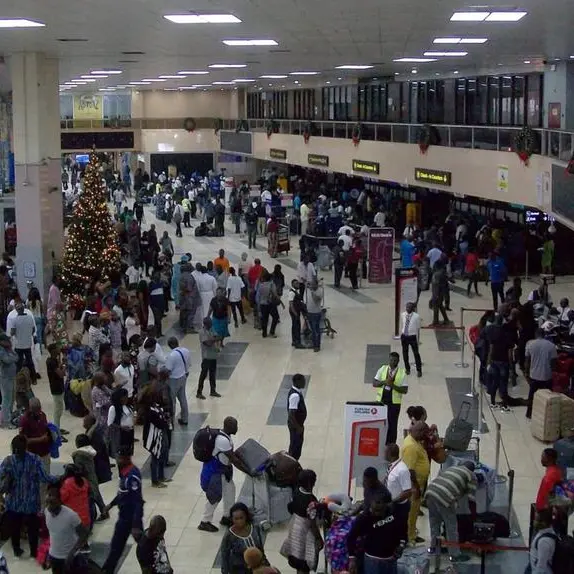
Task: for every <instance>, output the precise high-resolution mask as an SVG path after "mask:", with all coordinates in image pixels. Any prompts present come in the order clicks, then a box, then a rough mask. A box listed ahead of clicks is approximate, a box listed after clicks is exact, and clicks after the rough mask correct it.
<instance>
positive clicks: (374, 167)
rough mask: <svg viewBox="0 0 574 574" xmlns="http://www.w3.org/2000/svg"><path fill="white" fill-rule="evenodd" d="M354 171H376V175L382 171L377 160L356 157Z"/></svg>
mask: <svg viewBox="0 0 574 574" xmlns="http://www.w3.org/2000/svg"><path fill="white" fill-rule="evenodd" d="M353 171H360V172H361V173H374V174H375V175H378V174H379V171H380V165H379V163H378V162H376V161H365V160H362V159H354V160H353Z"/></svg>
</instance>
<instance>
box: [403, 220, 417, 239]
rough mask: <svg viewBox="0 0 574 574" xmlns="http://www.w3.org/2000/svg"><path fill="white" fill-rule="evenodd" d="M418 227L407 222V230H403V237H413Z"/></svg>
mask: <svg viewBox="0 0 574 574" xmlns="http://www.w3.org/2000/svg"><path fill="white" fill-rule="evenodd" d="M417 229H418V227H417V226H416V225H415V224H414V223H407V225H406V227H405V230H404V231H403V237H413V235H414V234H415V231H417Z"/></svg>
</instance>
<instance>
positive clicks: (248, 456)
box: [235, 438, 271, 476]
mask: <svg viewBox="0 0 574 574" xmlns="http://www.w3.org/2000/svg"><path fill="white" fill-rule="evenodd" d="M235 454H236V455H237V457H238V458H239V459H240V460H241V462H242V463H243V464H244V466H245V470H246V471H247V474H249V476H257V475H259V474H261V473H262V472H265V468H266V467H267V464H268V463H269V459H270V457H271V454H270V453H269V451H268V450H267V449H266V448H265V447H264V446H261V445H260V444H259V443H258V442H257V441H256V440H253V439H252V438H249V439H247V440H246V441H245V442H244V443H243V444H242V445H241V446H240V447H239V448H238V449H237V450H236V451H235Z"/></svg>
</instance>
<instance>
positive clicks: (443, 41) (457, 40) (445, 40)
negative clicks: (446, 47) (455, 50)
mask: <svg viewBox="0 0 574 574" xmlns="http://www.w3.org/2000/svg"><path fill="white" fill-rule="evenodd" d="M460 40H461V39H460V38H435V39H434V40H433V41H432V43H433V44H459V43H460Z"/></svg>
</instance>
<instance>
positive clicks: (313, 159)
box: [307, 153, 329, 167]
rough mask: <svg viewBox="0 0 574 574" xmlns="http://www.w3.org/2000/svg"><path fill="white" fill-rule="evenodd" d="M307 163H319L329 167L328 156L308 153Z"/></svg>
mask: <svg viewBox="0 0 574 574" xmlns="http://www.w3.org/2000/svg"><path fill="white" fill-rule="evenodd" d="M307 163H308V164H309V165H319V166H321V167H329V156H328V155H318V154H316V153H310V154H307Z"/></svg>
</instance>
